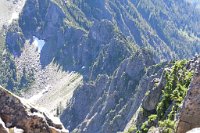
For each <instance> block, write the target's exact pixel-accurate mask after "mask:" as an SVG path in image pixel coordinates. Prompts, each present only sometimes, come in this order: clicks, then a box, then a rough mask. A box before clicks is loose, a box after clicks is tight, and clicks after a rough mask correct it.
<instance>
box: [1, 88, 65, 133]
mask: <svg viewBox="0 0 200 133" xmlns="http://www.w3.org/2000/svg"><path fill="white" fill-rule="evenodd" d="M10 132H14V133H15V132H18V133H68V131H67V130H65V128H64V127H63V125H62V124H61V123H60V122H57V121H56V120H54V118H50V117H49V116H48V115H47V114H46V113H44V112H41V111H39V110H37V109H35V108H34V107H33V106H32V105H30V104H29V103H28V102H27V101H26V100H24V99H21V98H19V97H17V96H15V95H14V94H12V93H10V92H9V91H7V90H5V89H4V88H2V87H1V86H0V133H10Z"/></svg>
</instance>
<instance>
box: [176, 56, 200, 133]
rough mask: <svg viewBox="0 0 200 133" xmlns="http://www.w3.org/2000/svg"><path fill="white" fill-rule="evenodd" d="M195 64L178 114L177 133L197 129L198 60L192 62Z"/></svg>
mask: <svg viewBox="0 0 200 133" xmlns="http://www.w3.org/2000/svg"><path fill="white" fill-rule="evenodd" d="M194 62H195V64H196V70H195V75H194V77H193V79H192V81H191V84H190V86H189V90H188V93H187V96H186V98H185V101H184V104H183V108H182V110H181V112H180V120H179V123H178V127H177V133H182V132H186V131H188V130H190V129H192V128H197V127H199V126H200V125H199V102H200V101H199V94H200V92H199V86H200V84H199V79H200V75H199V59H198V60H196V61H194Z"/></svg>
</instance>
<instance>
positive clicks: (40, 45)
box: [33, 36, 45, 53]
mask: <svg viewBox="0 0 200 133" xmlns="http://www.w3.org/2000/svg"><path fill="white" fill-rule="evenodd" d="M44 44H45V41H44V40H39V39H38V38H37V37H35V36H33V45H34V46H35V47H37V49H38V52H39V53H41V50H42V48H43V46H44Z"/></svg>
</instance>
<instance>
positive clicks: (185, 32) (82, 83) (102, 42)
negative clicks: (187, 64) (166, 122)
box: [0, 0, 200, 133]
mask: <svg viewBox="0 0 200 133" xmlns="http://www.w3.org/2000/svg"><path fill="white" fill-rule="evenodd" d="M199 21H200V12H199V10H197V8H194V6H193V4H190V3H188V2H187V1H181V0H177V1H172V0H167V1H166V0H135V1H133V0H120V1H119V0H109V1H108V0H101V1H100V0H68V1H66V0H27V1H26V3H25V5H24V7H23V10H22V12H21V14H20V16H19V19H18V20H17V21H12V24H11V25H9V27H8V28H7V29H4V35H3V36H1V39H0V41H1V48H0V50H1V51H2V55H0V61H1V62H4V63H1V64H0V65H1V66H0V72H1V73H0V84H2V85H3V86H5V87H6V88H7V89H9V90H12V91H13V92H15V93H17V94H19V95H21V96H23V97H26V98H30V100H32V102H33V103H34V104H36V105H39V106H42V107H46V108H47V109H49V110H50V111H52V112H53V113H54V114H55V115H60V118H61V120H62V122H63V123H64V126H65V127H66V128H68V129H69V130H70V131H74V132H87V133H94V132H97V133H98V132H99V133H104V132H106V133H112V132H117V131H123V130H124V129H125V128H126V127H127V128H128V127H129V124H131V122H132V120H133V116H134V115H136V111H137V110H138V108H139V107H140V106H141V103H142V100H143V98H145V94H146V93H147V92H148V90H150V91H151V90H152V88H154V85H155V83H157V82H159V81H160V80H161V79H162V78H164V77H163V73H164V71H165V69H164V68H171V65H173V63H161V64H160V65H154V64H156V63H160V62H163V61H169V60H172V59H182V58H191V57H192V56H194V55H195V54H198V53H199V52H200V34H199V31H200V27H199V25H198V24H199ZM186 88H187V87H186ZM159 96H160V95H158V96H157V97H159ZM70 99H71V100H70ZM50 102H51V104H52V105H51V107H48V105H49V103H50ZM145 107H148V104H147V106H145ZM150 111H151V110H150ZM143 120H144V119H143ZM145 120H146V119H145ZM141 124H142V123H141ZM137 128H138V130H140V126H138V127H137Z"/></svg>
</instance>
